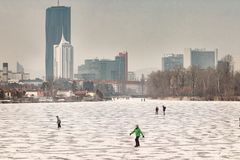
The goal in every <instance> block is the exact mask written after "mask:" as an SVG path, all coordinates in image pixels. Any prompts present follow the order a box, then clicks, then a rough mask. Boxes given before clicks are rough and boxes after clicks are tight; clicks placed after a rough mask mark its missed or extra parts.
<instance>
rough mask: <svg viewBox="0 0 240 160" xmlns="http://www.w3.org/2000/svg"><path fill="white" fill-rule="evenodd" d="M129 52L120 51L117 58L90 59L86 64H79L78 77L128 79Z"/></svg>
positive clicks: (84, 78)
mask: <svg viewBox="0 0 240 160" xmlns="http://www.w3.org/2000/svg"><path fill="white" fill-rule="evenodd" d="M127 56H128V55H127V53H119V55H117V56H116V57H115V60H107V59H102V60H99V59H88V60H85V63H84V65H81V66H78V75H76V77H78V79H81V80H113V81H121V82H122V81H127V79H126V78H127V77H128V72H127V71H128V66H127V65H128V64H127V59H128V57H127Z"/></svg>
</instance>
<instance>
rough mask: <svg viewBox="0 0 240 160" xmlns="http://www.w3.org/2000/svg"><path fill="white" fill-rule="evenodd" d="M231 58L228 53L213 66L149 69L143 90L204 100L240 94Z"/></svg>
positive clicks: (239, 75)
mask: <svg viewBox="0 0 240 160" xmlns="http://www.w3.org/2000/svg"><path fill="white" fill-rule="evenodd" d="M232 61H233V60H232V56H230V55H227V56H225V57H224V58H223V59H222V60H221V61H219V62H218V65H217V67H216V69H212V68H208V69H200V68H198V67H196V66H191V67H189V68H188V69H184V68H176V69H174V70H171V71H156V72H152V73H151V74H150V75H149V76H148V80H147V93H148V95H150V96H151V97H155V98H156V97H176V96H189V97H204V98H206V99H208V100H210V99H214V98H215V97H218V98H229V97H234V96H240V73H239V72H235V73H234V71H233V63H232Z"/></svg>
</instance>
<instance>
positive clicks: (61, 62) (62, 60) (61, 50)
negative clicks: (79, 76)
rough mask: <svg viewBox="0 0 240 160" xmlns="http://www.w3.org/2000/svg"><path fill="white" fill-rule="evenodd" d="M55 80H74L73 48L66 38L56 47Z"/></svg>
mask: <svg viewBox="0 0 240 160" xmlns="http://www.w3.org/2000/svg"><path fill="white" fill-rule="evenodd" d="M53 57H54V58H53V59H54V63H53V65H54V67H53V68H54V80H56V79H58V78H65V79H73V46H72V45H71V44H70V43H69V42H68V41H67V40H65V38H64V35H63V34H62V39H61V41H60V43H59V44H58V45H54V56H53Z"/></svg>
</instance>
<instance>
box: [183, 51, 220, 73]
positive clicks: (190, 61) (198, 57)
mask: <svg viewBox="0 0 240 160" xmlns="http://www.w3.org/2000/svg"><path fill="white" fill-rule="evenodd" d="M217 62H218V50H217V49H216V50H213V51H209V50H205V49H194V50H193V49H191V48H188V49H185V50H184V68H188V67H189V66H197V67H199V68H200V69H207V68H208V67H210V68H216V66H217Z"/></svg>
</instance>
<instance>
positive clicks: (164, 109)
mask: <svg viewBox="0 0 240 160" xmlns="http://www.w3.org/2000/svg"><path fill="white" fill-rule="evenodd" d="M162 108H163V115H164V116H165V111H166V107H165V106H164V105H163V106H162Z"/></svg>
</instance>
